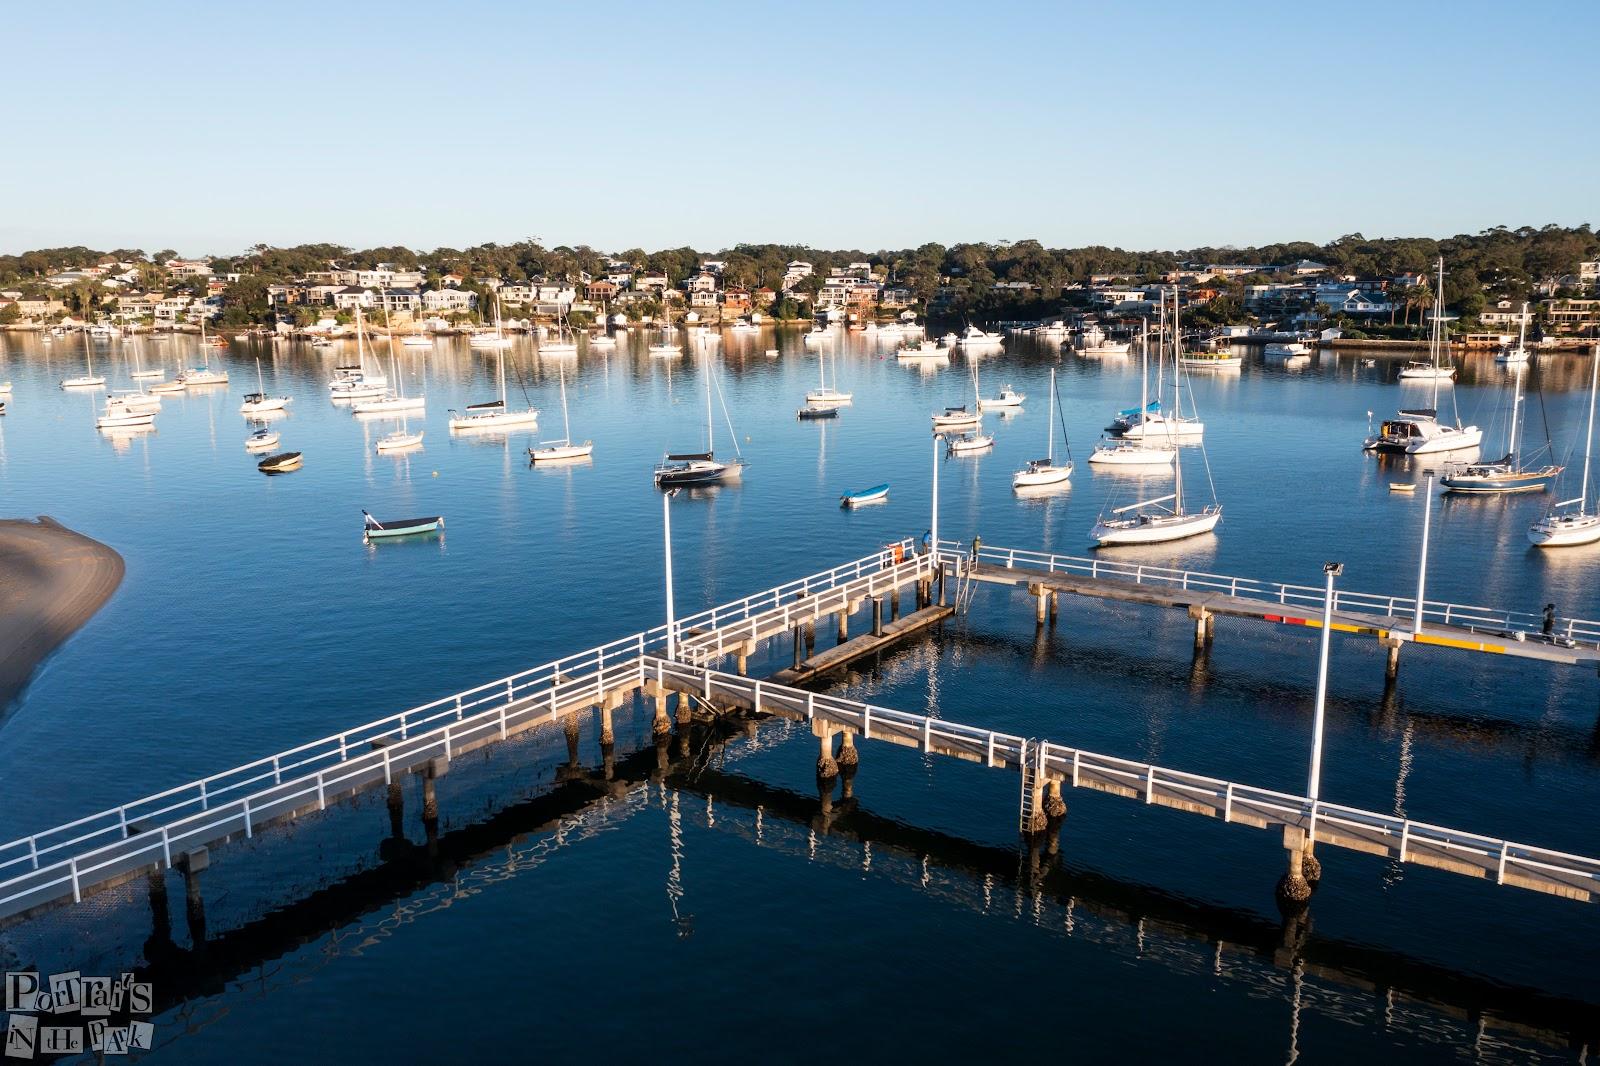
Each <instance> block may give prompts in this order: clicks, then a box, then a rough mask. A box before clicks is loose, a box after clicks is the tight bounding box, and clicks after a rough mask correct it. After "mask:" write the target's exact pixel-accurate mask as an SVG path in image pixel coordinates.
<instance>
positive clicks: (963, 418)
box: [933, 363, 983, 433]
mask: <svg viewBox="0 0 1600 1066" xmlns="http://www.w3.org/2000/svg"><path fill="white" fill-rule="evenodd" d="M982 421H983V405H982V404H981V403H980V402H979V401H978V365H977V364H976V363H974V364H972V407H971V408H968V407H967V405H966V404H962V405H961V406H959V407H954V406H952V407H946V408H945V409H944V413H943V414H936V415H934V416H933V431H934V432H935V433H943V432H945V431H946V430H952V429H966V428H969V427H976V426H977V425H978V423H980V422H982Z"/></svg>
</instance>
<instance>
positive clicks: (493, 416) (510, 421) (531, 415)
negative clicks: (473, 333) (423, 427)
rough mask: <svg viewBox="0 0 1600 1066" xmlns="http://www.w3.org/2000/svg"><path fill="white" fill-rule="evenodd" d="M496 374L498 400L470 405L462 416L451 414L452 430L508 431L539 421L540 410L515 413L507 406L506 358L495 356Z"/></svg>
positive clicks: (529, 409) (530, 408)
mask: <svg viewBox="0 0 1600 1066" xmlns="http://www.w3.org/2000/svg"><path fill="white" fill-rule="evenodd" d="M495 360H496V363H495V373H496V378H497V380H498V382H499V386H500V395H499V397H498V398H497V399H493V400H485V401H484V402H483V403H469V404H467V409H466V410H465V411H464V412H462V413H461V414H457V413H456V412H455V411H454V410H452V411H451V412H450V428H451V429H507V428H510V427H511V426H531V425H534V424H536V423H537V422H538V421H539V409H538V408H536V407H526V408H523V409H522V410H520V411H513V410H511V409H510V408H508V407H507V406H506V357H505V355H504V354H502V353H496V355H495Z"/></svg>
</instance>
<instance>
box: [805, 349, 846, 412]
mask: <svg viewBox="0 0 1600 1066" xmlns="http://www.w3.org/2000/svg"><path fill="white" fill-rule="evenodd" d="M827 366H828V356H827V355H819V356H817V375H818V377H819V387H818V388H815V389H813V390H811V391H810V392H808V393H806V403H809V404H814V405H818V406H820V405H825V404H826V405H832V406H840V405H842V404H847V403H850V402H851V401H852V400H853V399H854V394H853V393H848V392H840V391H839V389H838V387H837V386H838V384H839V370H838V366H837V364H835V367H834V371H833V383H834V386H835V387H834V388H831V389H830V388H829V387H828V375H827Z"/></svg>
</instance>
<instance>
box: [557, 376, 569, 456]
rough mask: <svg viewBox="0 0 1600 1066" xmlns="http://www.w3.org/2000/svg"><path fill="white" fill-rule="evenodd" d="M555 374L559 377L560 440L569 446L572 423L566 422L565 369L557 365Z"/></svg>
mask: <svg viewBox="0 0 1600 1066" xmlns="http://www.w3.org/2000/svg"><path fill="white" fill-rule="evenodd" d="M556 372H557V373H558V374H560V375H561V439H562V440H563V441H564V442H566V443H567V444H571V443H572V423H571V422H570V421H568V420H567V368H566V367H564V366H562V365H560V364H559V363H558V364H556Z"/></svg>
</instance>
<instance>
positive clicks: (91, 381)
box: [61, 333, 106, 389]
mask: <svg viewBox="0 0 1600 1066" xmlns="http://www.w3.org/2000/svg"><path fill="white" fill-rule="evenodd" d="M83 357H84V359H85V360H87V363H88V373H86V374H80V375H78V376H77V377H75V378H66V379H65V380H63V381H62V382H61V387H62V388H63V389H98V388H100V387H101V386H103V385H105V383H106V378H105V375H104V374H96V373H95V372H94V345H92V344H90V343H89V335H88V334H87V333H85V334H84V335H83Z"/></svg>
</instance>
